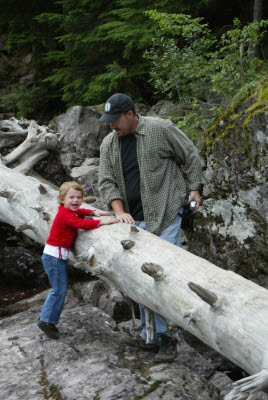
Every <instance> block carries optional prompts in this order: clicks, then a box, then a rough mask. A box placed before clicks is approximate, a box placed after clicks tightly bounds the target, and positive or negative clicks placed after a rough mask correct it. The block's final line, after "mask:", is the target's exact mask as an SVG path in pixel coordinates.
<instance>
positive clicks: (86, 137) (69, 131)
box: [55, 106, 109, 172]
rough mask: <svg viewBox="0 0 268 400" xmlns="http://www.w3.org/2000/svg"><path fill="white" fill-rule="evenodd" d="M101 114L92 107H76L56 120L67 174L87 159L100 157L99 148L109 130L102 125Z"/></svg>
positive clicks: (62, 159)
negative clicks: (99, 119) (99, 120)
mask: <svg viewBox="0 0 268 400" xmlns="http://www.w3.org/2000/svg"><path fill="white" fill-rule="evenodd" d="M99 117H100V114H99V113H98V112H97V111H95V110H94V109H93V108H92V107H82V106H75V107H72V108H70V109H69V110H68V111H67V112H66V114H63V115H61V116H59V117H57V118H56V120H55V122H56V124H57V127H58V132H60V133H61V134H62V140H61V150H60V154H61V161H62V164H63V166H64V168H65V169H66V171H67V172H70V171H71V169H72V168H74V167H80V166H81V165H82V163H83V162H84V161H85V160H86V159H87V158H94V157H98V156H99V147H100V144H101V142H102V140H103V139H104V137H105V136H106V135H107V133H108V131H109V128H108V126H106V124H100V123H99V122H98V118H99Z"/></svg>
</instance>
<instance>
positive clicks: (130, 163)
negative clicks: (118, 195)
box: [120, 134, 144, 221]
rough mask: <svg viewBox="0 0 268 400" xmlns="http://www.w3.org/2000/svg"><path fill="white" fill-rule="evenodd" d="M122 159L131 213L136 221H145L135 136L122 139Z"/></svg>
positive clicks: (131, 135)
mask: <svg viewBox="0 0 268 400" xmlns="http://www.w3.org/2000/svg"><path fill="white" fill-rule="evenodd" d="M120 141H121V159H122V168H123V175H124V180H125V186H126V196H127V202H128V206H129V211H130V214H131V215H132V217H133V218H134V219H135V220H136V221H141V220H143V219H144V216H143V208H142V202H141V193H140V170H139V164H138V158H137V143H136V137H135V135H134V134H129V135H126V136H122V137H120Z"/></svg>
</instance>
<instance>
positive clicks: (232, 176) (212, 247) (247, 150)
mask: <svg viewBox="0 0 268 400" xmlns="http://www.w3.org/2000/svg"><path fill="white" fill-rule="evenodd" d="M267 91H268V80H263V81H262V82H261V83H260V85H259V86H258V87H257V89H256V90H255V93H254V96H252V97H251V98H250V99H248V98H247V95H246V94H245V96H244V97H243V93H242V94H240V98H238V99H234V102H233V103H232V104H231V105H230V106H229V108H228V109H227V111H226V113H225V114H224V115H223V116H222V117H220V118H219V120H218V122H217V123H216V124H215V125H214V126H213V127H212V128H210V129H209V130H208V131H207V132H206V135H205V138H204V148H203V155H204V158H205V168H204V176H205V188H204V199H203V203H202V207H201V210H200V213H199V214H198V216H197V217H196V231H195V234H194V237H192V239H193V240H190V242H189V250H190V251H191V252H194V253H196V254H198V255H200V256H201V257H204V258H206V259H208V260H210V261H211V262H213V263H215V264H216V265H218V266H220V267H223V268H228V269H230V270H233V271H235V272H237V273H239V274H242V275H243V276H245V277H247V278H249V279H253V280H255V281H257V283H259V284H261V285H264V286H266V287H267V286H268V276H267V274H268V265H267V259H268V249H267V220H268V183H267V177H268V172H267V171H268V158H267V138H268V117H267V110H268V95H267Z"/></svg>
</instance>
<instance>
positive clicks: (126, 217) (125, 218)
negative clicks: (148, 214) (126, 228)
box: [115, 212, 136, 224]
mask: <svg viewBox="0 0 268 400" xmlns="http://www.w3.org/2000/svg"><path fill="white" fill-rule="evenodd" d="M115 216H116V219H118V220H119V221H120V222H125V223H126V224H136V221H135V219H134V218H133V217H132V216H131V215H130V214H128V213H126V212H122V213H117V214H115Z"/></svg>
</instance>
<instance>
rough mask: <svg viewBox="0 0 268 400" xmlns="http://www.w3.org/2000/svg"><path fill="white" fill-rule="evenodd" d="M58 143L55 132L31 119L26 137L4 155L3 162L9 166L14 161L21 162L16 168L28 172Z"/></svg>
mask: <svg viewBox="0 0 268 400" xmlns="http://www.w3.org/2000/svg"><path fill="white" fill-rule="evenodd" d="M57 144H58V136H57V135H56V134H55V132H52V131H51V130H49V129H48V128H47V127H44V126H39V125H38V124H37V123H36V122H35V121H31V122H30V124H29V127H28V131H27V137H26V139H25V140H24V141H23V142H22V143H21V144H20V145H19V146H17V147H16V148H15V149H14V150H13V151H11V152H10V153H9V154H7V155H6V156H4V157H2V162H3V163H4V164H5V165H7V166H10V165H12V164H13V163H16V164H19V165H17V167H16V168H18V169H19V170H20V172H22V173H28V172H29V171H30V170H31V168H32V167H33V166H34V164H35V163H36V162H38V161H40V160H41V159H42V158H44V157H46V156H47V155H48V150H52V149H55V148H56V147H57ZM22 164H23V165H22ZM20 166H21V167H20Z"/></svg>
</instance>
